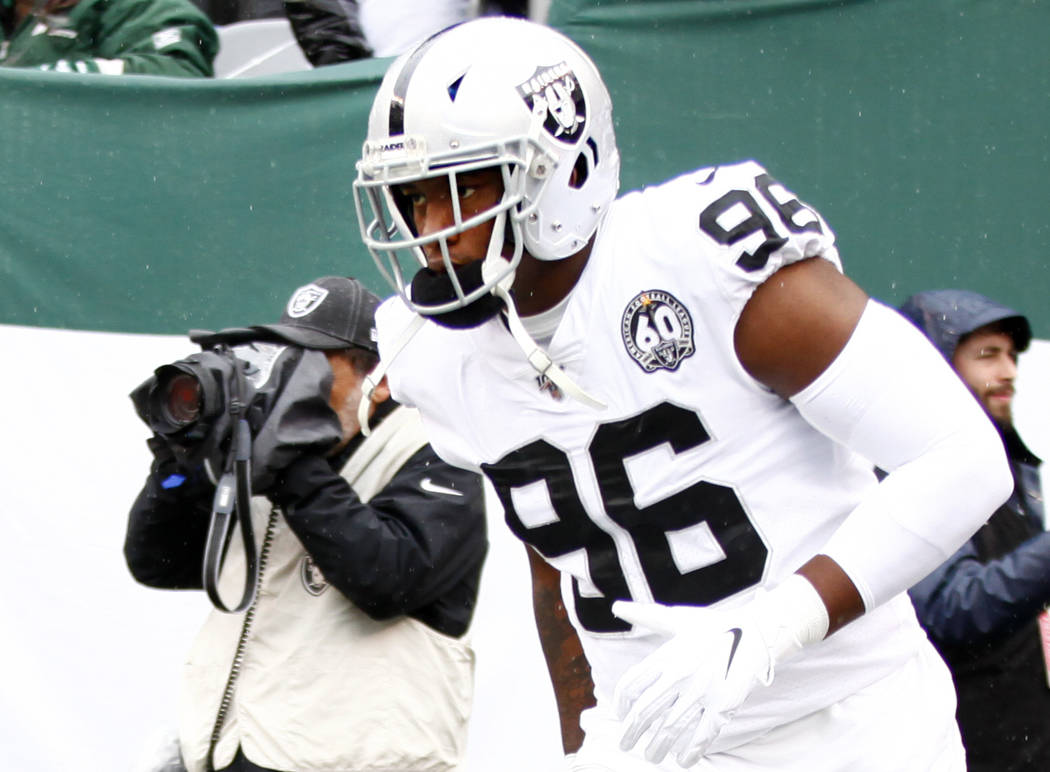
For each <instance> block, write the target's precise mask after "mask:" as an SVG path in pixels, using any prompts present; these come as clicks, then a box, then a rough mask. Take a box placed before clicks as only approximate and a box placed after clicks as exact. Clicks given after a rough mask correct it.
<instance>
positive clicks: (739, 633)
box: [726, 627, 744, 676]
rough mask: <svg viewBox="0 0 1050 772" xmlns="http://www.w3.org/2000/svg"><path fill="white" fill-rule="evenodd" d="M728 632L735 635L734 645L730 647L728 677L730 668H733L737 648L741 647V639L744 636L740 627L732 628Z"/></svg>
mask: <svg viewBox="0 0 1050 772" xmlns="http://www.w3.org/2000/svg"><path fill="white" fill-rule="evenodd" d="M726 632H727V633H732V635H733V645H732V646H730V647H729V660H728V661H727V662H726V675H727V676H728V675H729V668H731V667H732V666H733V657H735V656H736V647H737V646H739V645H740V639H741V638H742V637H743V636H744V631H743V630H741V629H740V628H739V627H731V628H729V629H728V630H726Z"/></svg>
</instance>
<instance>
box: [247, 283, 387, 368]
mask: <svg viewBox="0 0 1050 772" xmlns="http://www.w3.org/2000/svg"><path fill="white" fill-rule="evenodd" d="M379 302H380V301H379V298H378V297H377V296H376V295H374V294H373V293H371V292H369V291H368V290H367V289H365V287H364V285H363V284H361V282H359V281H358V280H357V279H351V278H348V277H345V276H323V277H321V278H320V279H314V280H313V281H312V282H310V283H309V284H305V285H303V286H302V287H300V288H299V289H297V290H296V291H295V292H293V293H292V296H291V297H290V298H289V299H288V305H286V306H285V309H284V313H283V314H282V315H281V321H280V323H279V324H260V325H256V326H255V327H253V328H252V329H254V330H266V331H268V332H271V333H273V334H274V335H276V336H277V337H278V338H281V339H282V340H285V341H288V342H289V343H294V344H295V345H297V346H302V347H304V348H316V349H337V348H350V347H356V348H363V349H367V350H368V351H372V352H375V353H379V348H378V345H377V343H376V323H375V311H376V307H377V306H378V305H379Z"/></svg>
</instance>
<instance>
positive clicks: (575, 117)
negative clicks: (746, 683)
mask: <svg viewBox="0 0 1050 772" xmlns="http://www.w3.org/2000/svg"><path fill="white" fill-rule="evenodd" d="M518 94H519V95H520V96H521V98H522V99H524V100H525V104H527V105H528V106H529V110H531V111H532V112H533V113H535V114H538V115H543V114H544V113H546V117H545V119H544V122H543V127H544V128H545V129H546V130H547V131H548V132H549V133H550V135H551V136H553V137H554V138H555V139H558V140H561V141H562V142H568V143H570V144H571V143H573V142H575V141H576V140H578V139H579V138H580V134H581V133H582V127H583V123H584V121H585V120H586V119H587V106H586V104H585V102H584V99H583V89H581V88H580V83H579V80H578V79H577V78H576V74H575V73H574V72H573V71H572V70H571V69H570V68H569V65H568V64H567V63H566V62H561V63H560V64H555V65H554V66H552V67H538V68H536V72H535V73H533V75H532V77H531V78H529V79H528V80H527V81H525V82H524V83H521V84H519V85H518Z"/></svg>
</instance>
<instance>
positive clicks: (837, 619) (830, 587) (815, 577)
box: [797, 555, 864, 635]
mask: <svg viewBox="0 0 1050 772" xmlns="http://www.w3.org/2000/svg"><path fill="white" fill-rule="evenodd" d="M797 573H798V574H800V575H802V576H803V577H805V578H806V579H807V580H808V581H809V583H810V584H812V585H813V588H814V589H815V590H816V591H817V594H818V595H820V599H821V600H822V601H823V602H824V606H825V608H827V610H828V633H827V634H828V635H831V634H832V633H833V632H835V631H836V630H838V629H839V628H840V627H842V626H843V625H846V624H849V623H850V622H852V621H853V620H854V619H856V618H857V617H859V616H860V615H861V614H863V613H864V601H863V600H862V599H861V597H860V593H859V592H857V587H856V585H854V584H853V582H852V581H851V580H850V578H849V577H848V576H847V575H846V572H845V571H843V570H842V567H841V566H840V565H839V564H838V563H836V562H835V561H834V560H832V559H831V558H829V557H828V556H827V555H817V556H815V557H814V558H812V559H811V560H810V561H809V562H807V563H806V564H805V565H804V566H802V568H800V569H799V570H798V571H797Z"/></svg>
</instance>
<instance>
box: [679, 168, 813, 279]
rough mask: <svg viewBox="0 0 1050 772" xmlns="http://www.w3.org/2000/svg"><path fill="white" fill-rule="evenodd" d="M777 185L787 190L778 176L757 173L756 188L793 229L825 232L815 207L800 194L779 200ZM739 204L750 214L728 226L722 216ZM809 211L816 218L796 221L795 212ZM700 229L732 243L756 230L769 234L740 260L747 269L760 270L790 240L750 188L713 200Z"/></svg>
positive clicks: (729, 243)
mask: <svg viewBox="0 0 1050 772" xmlns="http://www.w3.org/2000/svg"><path fill="white" fill-rule="evenodd" d="M774 185H777V186H778V187H780V188H782V189H783V190H787V188H784V186H783V185H780V183H779V182H777V181H776V180H774V179H773V178H772V177H770V176H769V175H768V174H760V175H758V176H757V177H755V189H756V190H758V192H759V193H760V194H761V195H762V198H764V199H765V200H766V201H767V202H768V203H769V205H770V206H771V207H773V209H774V211H775V212H776V213H777V215H778V217H779V219H780V221H781V222H782V223H783V224H784V227H786V228H787V229H788V230H789V231H791V232H792V233H803V232H806V231H809V232H811V233H822V232H823V230H822V229H821V227H820V221H819V218H818V217H817V216H816V213H814V212H813V210H812V209H810V208H809V207H807V206H806V205H805V204H803V203H801V202H800V201H799V200H798V199H797V198H790V199H788V200H787V201H784V202H781V201H777V199H776V197H775V196H774V195H773V193H772V190H771V188H772V187H773V186H774ZM737 204H740V205H742V206H743V207H744V208H745V209H747V212H748V217H747V218H746V219H745V220H743V221H742V222H740V223H738V224H737V225H735V226H734V227H733V229H732V230H726V229H725V228H723V227H722V226H721V225H719V223H718V218H719V217H721V216H722V215H723V214H725V213H726V212H727V211H729V210H730V209H731V208H732V207H733V206H736V205H737ZM802 211H806V212H809V213H810V214H811V215H812V216H813V218H812V219H811V220H810V221H808V222H806V223H805V224H803V225H799V224H797V223H796V222H795V219H794V218H795V215H796V214H798V213H799V212H802ZM700 229H701V230H702V231H703V232H704V233H706V234H707V235H708V236H710V237H711V238H713V239H714V240H715V241H717V242H718V243H719V244H723V245H726V246H729V245H731V244H736V243H737V242H738V241H740V240H741V239H745V238H747V237H748V236H750V235H751V234H752V233H758V232H759V231H761V232H762V234H763V235H764V236H765V237H766V239H765V241H763V242H762V244H761V245H760V246H759V247H758V248H757V249H756V250H755V251H754V252H746V251H745V252H744V253H743V254H742V255H741V256H740V257H739V258H738V259H737V261H736V264H737V265H738V266H740V267H741V268H743V269H744V270H745V271H748V272H751V271H758V270H760V269H762V268H764V267H765V265H766V263H767V262H769V256H770V255H771V254H773V253H774V252H776V251H777V250H778V249H780V248H781V247H782V246H784V245H785V244H786V243H787V238H786V237H784V236H782V235H781V234H780V231H778V230H777V226H776V224H775V223H774V222H773V221H772V220H770V219H769V217H767V216H766V213H765V212H764V211H763V210H762V207H761V206H760V205H759V203H758V201H756V200H755V197H754V196H752V195H751V193H750V192H749V191H746V190H731V191H729V192H728V193H726V194H725V195H724V196H722V197H721V198H719V199H717V200H715V201H713V202H711V203H710V204H709V205H708V206H707V208H706V209H704V211H703V212H701V213H700Z"/></svg>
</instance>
